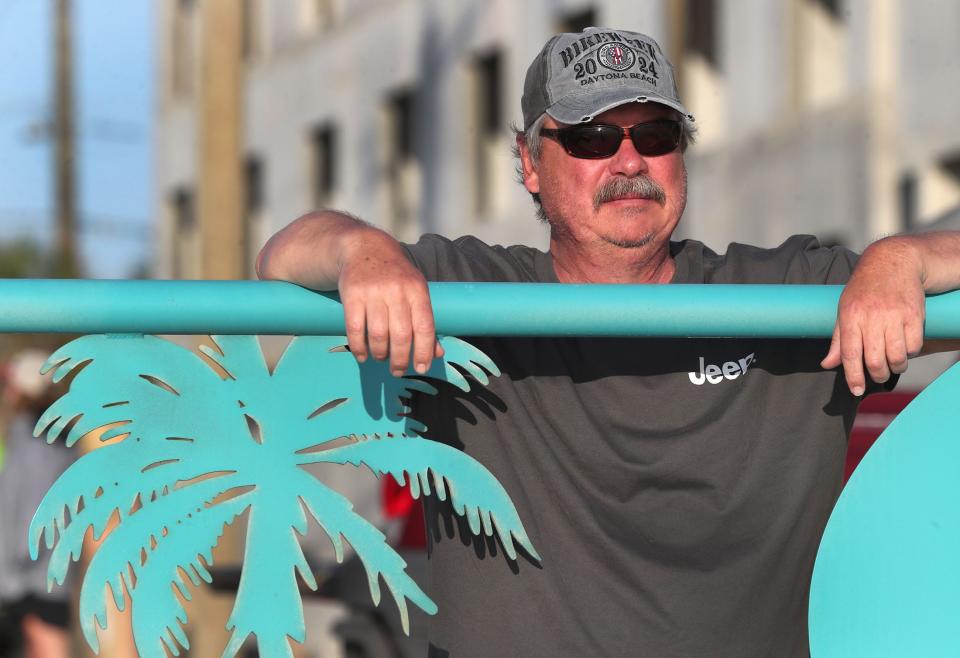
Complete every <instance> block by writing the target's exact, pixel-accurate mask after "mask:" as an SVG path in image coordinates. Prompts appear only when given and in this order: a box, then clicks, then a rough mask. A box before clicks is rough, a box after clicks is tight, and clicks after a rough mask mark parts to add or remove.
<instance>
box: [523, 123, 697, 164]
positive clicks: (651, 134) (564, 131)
mask: <svg viewBox="0 0 960 658" xmlns="http://www.w3.org/2000/svg"><path fill="white" fill-rule="evenodd" d="M682 128H683V127H682V126H681V124H680V122H679V121H676V120H674V119H658V120H656V121H647V122H646V123H638V124H636V125H634V126H630V127H629V128H622V127H620V126H611V125H608V124H606V123H586V124H580V125H576V126H568V127H566V128H543V129H541V130H540V134H541V135H543V136H544V137H549V138H551V139H555V140H557V141H558V142H560V146H562V147H563V150H564V151H566V152H567V153H569V154H570V155H572V156H573V157H575V158H586V159H588V160H600V159H602V158H609V157H610V156H611V155H613V154H614V153H616V152H617V151H618V150H620V144H621V143H622V142H623V140H624V139H625V138H626V137H627V136H628V135H629V136H630V139H631V141H633V147H634V148H635V149H637V153H639V154H640V155H644V156H654V155H666V154H667V153H670V152H672V151H674V150H676V148H677V147H678V146H680V137H681V135H682V133H683V129H682Z"/></svg>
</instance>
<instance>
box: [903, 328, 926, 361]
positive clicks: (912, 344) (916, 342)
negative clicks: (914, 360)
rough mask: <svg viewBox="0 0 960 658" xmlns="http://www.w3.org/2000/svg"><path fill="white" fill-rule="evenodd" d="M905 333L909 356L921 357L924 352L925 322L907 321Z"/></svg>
mask: <svg viewBox="0 0 960 658" xmlns="http://www.w3.org/2000/svg"><path fill="white" fill-rule="evenodd" d="M903 331H904V339H905V340H906V343H907V356H910V357H914V356H919V355H920V352H921V351H922V350H923V320H922V319H921V318H917V319H910V320H907V322H906V324H905V325H904V326H903Z"/></svg>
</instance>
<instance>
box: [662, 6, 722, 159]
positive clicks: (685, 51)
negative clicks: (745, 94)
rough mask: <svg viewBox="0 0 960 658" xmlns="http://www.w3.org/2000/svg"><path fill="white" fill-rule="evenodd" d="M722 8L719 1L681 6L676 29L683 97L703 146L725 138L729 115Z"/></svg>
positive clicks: (678, 8) (678, 7) (678, 69)
mask: <svg viewBox="0 0 960 658" xmlns="http://www.w3.org/2000/svg"><path fill="white" fill-rule="evenodd" d="M722 9H723V7H722V5H720V4H718V3H717V2H716V1H715V0H686V1H685V2H684V3H682V4H678V5H677V10H676V12H675V13H674V14H673V16H674V20H677V21H680V22H679V24H675V25H674V26H673V30H674V33H675V34H676V35H677V40H678V41H679V42H680V46H681V47H680V48H679V50H680V57H679V61H678V66H677V71H676V75H677V79H678V82H679V83H680V85H681V86H682V89H681V97H682V98H683V100H684V104H685V105H686V106H687V107H688V108H689V109H690V112H692V113H693V115H694V116H696V117H697V125H698V126H699V127H700V129H699V133H698V139H697V142H698V144H699V145H701V146H702V147H707V148H709V147H710V146H711V145H713V144H715V143H716V142H719V141H720V140H722V139H724V136H725V134H724V133H725V127H726V116H727V89H726V80H724V78H723V75H722V73H721V69H722V65H721V64H722V56H721V53H722V49H723V43H722V40H721V36H722V35H721V32H720V25H721V24H722V22H723V21H722V15H721V13H720V12H721V11H722Z"/></svg>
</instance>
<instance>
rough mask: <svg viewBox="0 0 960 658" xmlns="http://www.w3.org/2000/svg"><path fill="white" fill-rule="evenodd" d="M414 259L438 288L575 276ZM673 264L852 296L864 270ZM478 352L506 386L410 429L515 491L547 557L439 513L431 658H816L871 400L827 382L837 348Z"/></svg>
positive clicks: (770, 252) (750, 252) (499, 255)
mask: <svg viewBox="0 0 960 658" xmlns="http://www.w3.org/2000/svg"><path fill="white" fill-rule="evenodd" d="M407 249H408V254H409V256H410V258H411V259H412V260H413V261H414V263H416V265H417V266H418V267H419V268H420V269H421V270H422V271H423V272H424V274H425V275H426V277H427V278H428V279H429V280H431V281H525V282H556V281H557V278H556V275H555V273H554V270H553V263H552V259H551V256H550V255H549V254H547V253H543V252H541V251H538V250H536V249H532V248H529V247H522V246H514V247H506V248H504V247H499V246H493V247H491V246H488V245H486V244H484V243H482V242H480V241H479V240H477V239H476V238H472V237H466V238H461V239H459V240H456V241H450V240H447V239H445V238H442V237H439V236H433V235H431V236H425V237H424V238H422V239H421V240H420V241H419V242H418V243H417V244H416V245H409V246H407ZM671 249H672V252H673V255H674V258H675V259H676V264H677V268H676V274H675V276H674V279H673V283H824V284H825V283H843V282H845V281H846V280H847V278H848V277H849V275H850V273H851V271H852V268H853V265H854V263H855V262H856V259H857V256H856V254H854V253H852V252H850V251H848V250H845V249H840V248H832V249H827V248H822V247H820V246H819V245H818V243H817V242H816V240H815V239H814V238H812V237H810V236H795V237H792V238H790V239H789V240H787V241H786V242H785V243H784V244H783V245H781V246H780V247H778V248H775V249H759V248H755V247H749V246H745V245H740V244H731V245H730V247H729V249H728V251H727V253H726V255H717V254H716V253H714V252H712V251H710V250H709V249H708V248H707V247H705V246H704V245H703V244H701V243H699V242H695V241H692V240H687V241H684V242H679V243H673V244H672V245H671ZM729 312H730V313H736V312H737V309H736V308H731V309H730V311H729ZM467 340H469V341H470V342H471V343H473V344H475V345H476V346H477V347H479V348H480V349H482V350H483V351H484V352H486V353H487V354H488V355H489V356H490V357H491V358H492V359H493V361H494V362H495V363H496V364H497V365H498V366H499V367H500V369H501V370H502V371H503V374H502V375H501V376H500V377H496V378H492V379H491V382H490V384H489V386H486V387H484V386H481V385H479V384H474V387H473V390H472V391H471V393H470V394H464V393H462V392H460V391H459V390H456V389H453V388H452V387H449V386H447V387H443V388H442V389H441V394H440V395H438V396H437V397H424V398H423V399H421V400H418V401H417V402H416V404H417V406H416V410H415V412H414V416H415V417H417V418H420V419H423V420H424V421H425V422H426V423H427V425H428V426H429V430H428V432H427V436H429V437H431V438H433V439H436V440H438V441H443V442H445V443H448V444H451V445H454V446H457V447H459V448H461V449H463V450H464V451H465V452H467V453H468V454H470V455H471V456H473V457H474V458H476V459H477V460H479V461H480V462H481V463H483V464H484V465H485V466H486V467H487V468H488V469H489V470H490V471H491V472H492V473H493V474H494V475H495V476H496V477H497V478H498V479H499V480H500V482H501V483H502V484H503V485H504V487H505V488H506V490H507V492H508V493H509V494H510V496H511V497H512V499H513V501H514V503H515V504H516V506H517V511H518V512H519V515H520V519H521V520H522V521H523V524H524V527H525V528H526V530H527V532H528V534H529V536H530V538H531V540H532V542H533V544H534V546H535V547H536V548H537V550H538V551H539V552H540V554H541V556H542V558H543V560H542V562H540V563H538V562H536V561H535V560H534V559H532V558H529V557H526V556H524V555H523V554H521V557H520V558H519V559H518V560H517V561H516V562H514V561H511V560H509V559H508V558H507V557H506V556H505V555H504V554H503V549H502V547H501V546H499V545H498V543H497V542H496V541H495V540H493V539H490V538H486V537H483V538H475V537H473V536H472V535H471V534H470V532H469V529H468V528H467V526H466V524H465V523H464V522H463V521H462V520H461V519H460V518H459V517H457V516H456V515H454V514H452V512H451V510H450V508H449V506H447V505H446V504H444V503H440V502H439V501H437V500H431V499H428V500H427V501H426V503H427V504H426V514H427V531H428V543H429V547H428V551H429V557H430V560H429V562H430V565H431V582H430V583H429V586H428V588H427V591H428V593H429V594H430V595H431V596H432V597H433V599H434V600H435V601H436V603H437V605H438V606H439V609H440V610H439V612H438V614H437V616H436V617H435V618H433V619H431V621H430V624H431V627H430V638H431V645H430V655H431V656H437V657H446V656H450V657H453V658H466V657H468V656H478V657H479V656H483V657H485V658H486V657H489V656H548V657H551V658H554V657H556V656H658V657H666V656H711V657H713V656H737V657H743V656H806V655H808V647H807V624H806V620H807V597H808V592H809V583H810V575H811V572H812V568H813V561H814V557H815V554H816V550H817V546H818V544H819V541H820V537H821V534H822V532H823V528H824V525H825V524H826V521H827V517H828V515H829V514H830V511H831V509H832V508H833V505H834V503H835V501H836V499H837V496H838V494H839V493H840V489H841V481H842V475H843V463H844V456H845V453H846V449H847V435H848V432H849V430H850V427H851V424H852V422H853V417H854V414H855V412H856V406H857V400H856V399H855V398H854V397H853V396H851V395H850V393H849V392H848V390H847V388H846V386H845V385H844V381H843V376H842V374H841V373H839V372H837V371H824V370H822V369H821V368H820V366H819V362H820V360H821V359H822V358H823V356H824V355H825V354H826V352H827V346H828V345H827V341H825V340H811V341H804V340H764V339H649V338H634V339H625V338H468V339H467Z"/></svg>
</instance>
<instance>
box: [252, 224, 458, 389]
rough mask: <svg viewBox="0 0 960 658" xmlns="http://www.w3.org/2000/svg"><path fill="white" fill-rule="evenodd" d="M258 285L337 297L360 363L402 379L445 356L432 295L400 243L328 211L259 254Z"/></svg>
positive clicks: (287, 230) (270, 243)
mask: <svg viewBox="0 0 960 658" xmlns="http://www.w3.org/2000/svg"><path fill="white" fill-rule="evenodd" d="M257 276H258V277H259V278H261V279H277V280H282V281H292V282H293V283H297V284H299V285H302V286H305V287H307V288H312V289H314V290H338V291H339V292H340V299H341V301H342V302H343V312H344V321H345V325H346V329H347V342H348V343H349V345H350V350H351V351H352V352H353V354H354V356H355V357H356V358H357V361H360V362H361V363H362V362H363V361H365V360H366V358H367V355H368V354H370V355H372V356H373V357H374V358H375V359H378V360H384V359H386V358H388V357H389V359H390V370H391V372H393V374H394V375H396V376H400V375H402V374H404V373H405V372H406V370H407V366H408V364H409V363H410V355H411V347H412V350H413V352H412V353H413V363H414V367H415V369H416V371H417V372H419V373H424V372H426V371H427V369H428V368H429V367H430V361H431V360H432V359H433V357H434V356H436V357H439V356H441V355H442V354H443V350H442V348H441V347H440V344H439V343H438V342H437V340H436V333H435V330H434V322H433V309H432V307H431V305H430V293H429V291H428V289H427V282H426V280H425V279H424V277H423V275H422V274H421V273H420V271H419V270H417V268H416V267H414V266H413V264H412V263H411V262H410V261H409V259H408V258H407V256H406V254H405V253H404V251H403V248H402V247H401V246H400V243H399V242H397V241H396V240H394V239H393V238H392V237H391V236H390V235H388V234H387V233H385V232H384V231H381V230H380V229H378V228H375V227H373V226H370V225H369V224H367V223H365V222H363V221H361V220H359V219H357V218H356V217H352V216H350V215H346V214H344V213H340V212H336V211H331V210H325V211H320V212H315V213H310V214H307V215H304V216H303V217H300V218H299V219H297V220H295V221H293V222H292V223H291V224H289V225H288V226H287V227H286V228H284V229H282V230H281V231H279V232H278V233H276V234H275V235H274V236H273V237H271V238H270V239H269V240H268V241H267V244H265V245H264V247H263V249H262V250H261V251H260V253H259V254H258V255H257Z"/></svg>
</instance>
